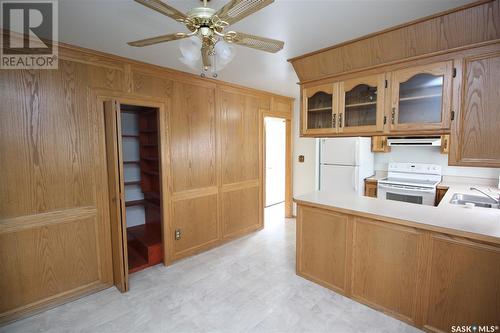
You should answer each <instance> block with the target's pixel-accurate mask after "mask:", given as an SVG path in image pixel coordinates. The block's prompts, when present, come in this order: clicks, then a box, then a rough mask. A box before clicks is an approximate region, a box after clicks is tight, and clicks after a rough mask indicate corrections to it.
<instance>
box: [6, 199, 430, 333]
mask: <svg viewBox="0 0 500 333" xmlns="http://www.w3.org/2000/svg"><path fill="white" fill-rule="evenodd" d="M265 221H266V222H265V228H264V230H262V231H259V232H256V233H254V234H251V235H249V236H246V237H244V238H242V239H239V240H236V241H233V242H231V243H228V244H226V245H224V246H222V247H219V248H216V249H213V250H211V251H208V252H205V253H202V254H199V255H197V256H194V257H191V258H188V259H185V260H182V261H180V262H177V263H175V264H174V265H172V266H170V267H165V266H163V265H157V266H155V267H152V268H149V269H146V270H144V271H141V272H138V273H135V274H132V275H131V276H130V292H128V293H125V294H121V293H120V292H118V291H117V290H116V289H115V288H109V289H106V290H104V291H101V292H99V293H96V294H93V295H90V296H87V297H84V298H81V299H79V300H77V301H74V302H71V303H68V304H65V305H62V306H59V307H57V308H54V309H51V310H48V311H45V312H43V313H40V314H38V315H35V316H33V317H30V318H27V319H24V320H21V321H18V322H14V323H12V324H10V325H8V326H5V327H1V328H0V332H23V333H27V332H106V333H107V332H120V333H122V332H140V333H145V332H342V333H344V332H420V331H419V330H417V329H415V328H413V327H411V326H409V325H407V324H405V323H402V322H400V321H398V320H396V319H393V318H391V317H389V316H386V315H384V314H382V313H380V312H377V311H375V310H372V309H370V308H369V307H366V306H364V305H361V304H359V303H356V302H354V301H352V300H350V299H348V298H345V297H343V296H341V295H339V294H336V293H334V292H332V291H330V290H328V289H326V288H323V287H321V286H319V285H317V284H314V283H312V282H310V281H308V280H305V279H303V278H301V277H299V276H297V275H295V220H294V219H286V220H285V219H284V217H283V206H282V205H277V206H273V207H270V208H267V209H266V220H265Z"/></svg>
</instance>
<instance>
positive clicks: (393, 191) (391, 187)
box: [377, 163, 441, 206]
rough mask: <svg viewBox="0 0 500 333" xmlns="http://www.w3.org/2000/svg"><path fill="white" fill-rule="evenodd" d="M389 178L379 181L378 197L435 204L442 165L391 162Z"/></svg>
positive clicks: (421, 203)
mask: <svg viewBox="0 0 500 333" xmlns="http://www.w3.org/2000/svg"><path fill="white" fill-rule="evenodd" d="M388 171H389V172H388V174H387V178H383V179H381V180H379V181H378V186H377V197H379V198H383V199H387V200H395V201H403V202H409V203H414V204H420V205H432V206H433V205H434V200H435V198H436V186H437V184H439V183H440V182H441V166H440V165H435V164H423V163H389V168H388Z"/></svg>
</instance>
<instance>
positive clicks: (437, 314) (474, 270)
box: [424, 234, 500, 332]
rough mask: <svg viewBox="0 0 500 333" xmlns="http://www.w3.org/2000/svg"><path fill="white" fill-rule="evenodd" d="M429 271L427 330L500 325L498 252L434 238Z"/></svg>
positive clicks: (438, 237)
mask: <svg viewBox="0 0 500 333" xmlns="http://www.w3.org/2000/svg"><path fill="white" fill-rule="evenodd" d="M429 269H430V273H429V278H428V281H427V284H428V286H427V288H428V290H429V291H428V305H427V307H426V309H427V310H426V313H425V315H424V327H425V328H426V329H427V330H430V331H435V332H449V331H450V329H451V326H452V325H455V326H462V325H465V326H469V325H488V326H490V325H493V326H495V325H498V324H499V323H500V322H499V321H500V248H498V247H493V246H490V245H486V244H481V243H475V242H471V241H468V240H465V239H460V238H452V237H449V236H444V235H437V234H436V235H433V236H432V253H431V257H430V263H429ZM490 332H492V331H490Z"/></svg>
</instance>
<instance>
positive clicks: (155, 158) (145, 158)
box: [141, 157, 158, 162]
mask: <svg viewBox="0 0 500 333" xmlns="http://www.w3.org/2000/svg"><path fill="white" fill-rule="evenodd" d="M141 160H144V161H153V162H157V161H158V157H141Z"/></svg>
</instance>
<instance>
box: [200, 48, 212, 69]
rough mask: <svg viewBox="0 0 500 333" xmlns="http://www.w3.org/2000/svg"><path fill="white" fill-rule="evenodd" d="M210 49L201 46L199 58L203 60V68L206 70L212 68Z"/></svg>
mask: <svg viewBox="0 0 500 333" xmlns="http://www.w3.org/2000/svg"><path fill="white" fill-rule="evenodd" d="M210 53H211V52H210V47H209V46H205V45H203V46H202V47H201V58H202V60H203V68H204V69H205V70H207V69H208V68H209V67H211V66H212V60H211V56H210Z"/></svg>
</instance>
